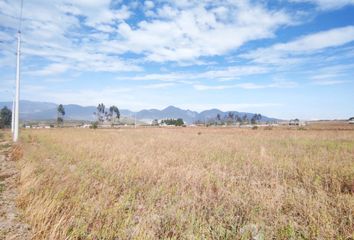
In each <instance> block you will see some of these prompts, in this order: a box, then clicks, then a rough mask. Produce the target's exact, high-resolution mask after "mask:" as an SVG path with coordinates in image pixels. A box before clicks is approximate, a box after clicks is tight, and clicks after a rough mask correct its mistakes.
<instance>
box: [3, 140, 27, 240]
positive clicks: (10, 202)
mask: <svg viewBox="0 0 354 240" xmlns="http://www.w3.org/2000/svg"><path fill="white" fill-rule="evenodd" d="M10 149H11V145H10V143H9V142H8V141H6V140H5V139H4V138H3V137H1V136H0V240H3V239H8V240H10V239H24V240H26V239H31V238H32V237H31V230H30V227H29V226H28V225H27V224H25V223H23V222H21V217H20V216H21V215H20V212H19V210H18V208H17V207H16V198H17V195H18V192H17V183H18V180H19V176H20V173H19V171H18V170H17V169H16V162H14V161H11V160H10V158H9V156H8V154H9V152H10Z"/></svg>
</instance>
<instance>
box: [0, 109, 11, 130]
mask: <svg viewBox="0 0 354 240" xmlns="http://www.w3.org/2000/svg"><path fill="white" fill-rule="evenodd" d="M11 120H12V111H11V110H10V109H8V108H7V107H6V106H5V107H3V108H2V109H1V111H0V128H5V127H10V126H11Z"/></svg>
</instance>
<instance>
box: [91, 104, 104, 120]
mask: <svg viewBox="0 0 354 240" xmlns="http://www.w3.org/2000/svg"><path fill="white" fill-rule="evenodd" d="M94 114H95V115H96V116H97V120H98V121H99V122H103V121H104V120H105V118H106V117H107V112H106V107H105V105H104V104H103V103H100V104H98V106H97V112H95V113H94Z"/></svg>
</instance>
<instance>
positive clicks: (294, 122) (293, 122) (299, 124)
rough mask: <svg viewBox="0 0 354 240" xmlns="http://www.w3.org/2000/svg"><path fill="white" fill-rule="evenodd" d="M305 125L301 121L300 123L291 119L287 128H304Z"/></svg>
mask: <svg viewBox="0 0 354 240" xmlns="http://www.w3.org/2000/svg"><path fill="white" fill-rule="evenodd" d="M305 125H306V123H305V122H303V121H300V120H299V119H297V118H296V119H292V120H290V121H289V126H305Z"/></svg>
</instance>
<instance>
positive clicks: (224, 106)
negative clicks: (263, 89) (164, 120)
mask: <svg viewBox="0 0 354 240" xmlns="http://www.w3.org/2000/svg"><path fill="white" fill-rule="evenodd" d="M280 106H283V104H280V103H267V102H266V103H210V104H209V103H205V104H193V103H191V104H188V105H179V106H178V107H180V108H182V109H190V110H194V111H204V110H206V109H214V108H217V109H220V110H221V111H225V112H226V111H235V110H237V111H241V110H247V111H252V110H254V111H257V110H260V109H263V108H269V107H280Z"/></svg>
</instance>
